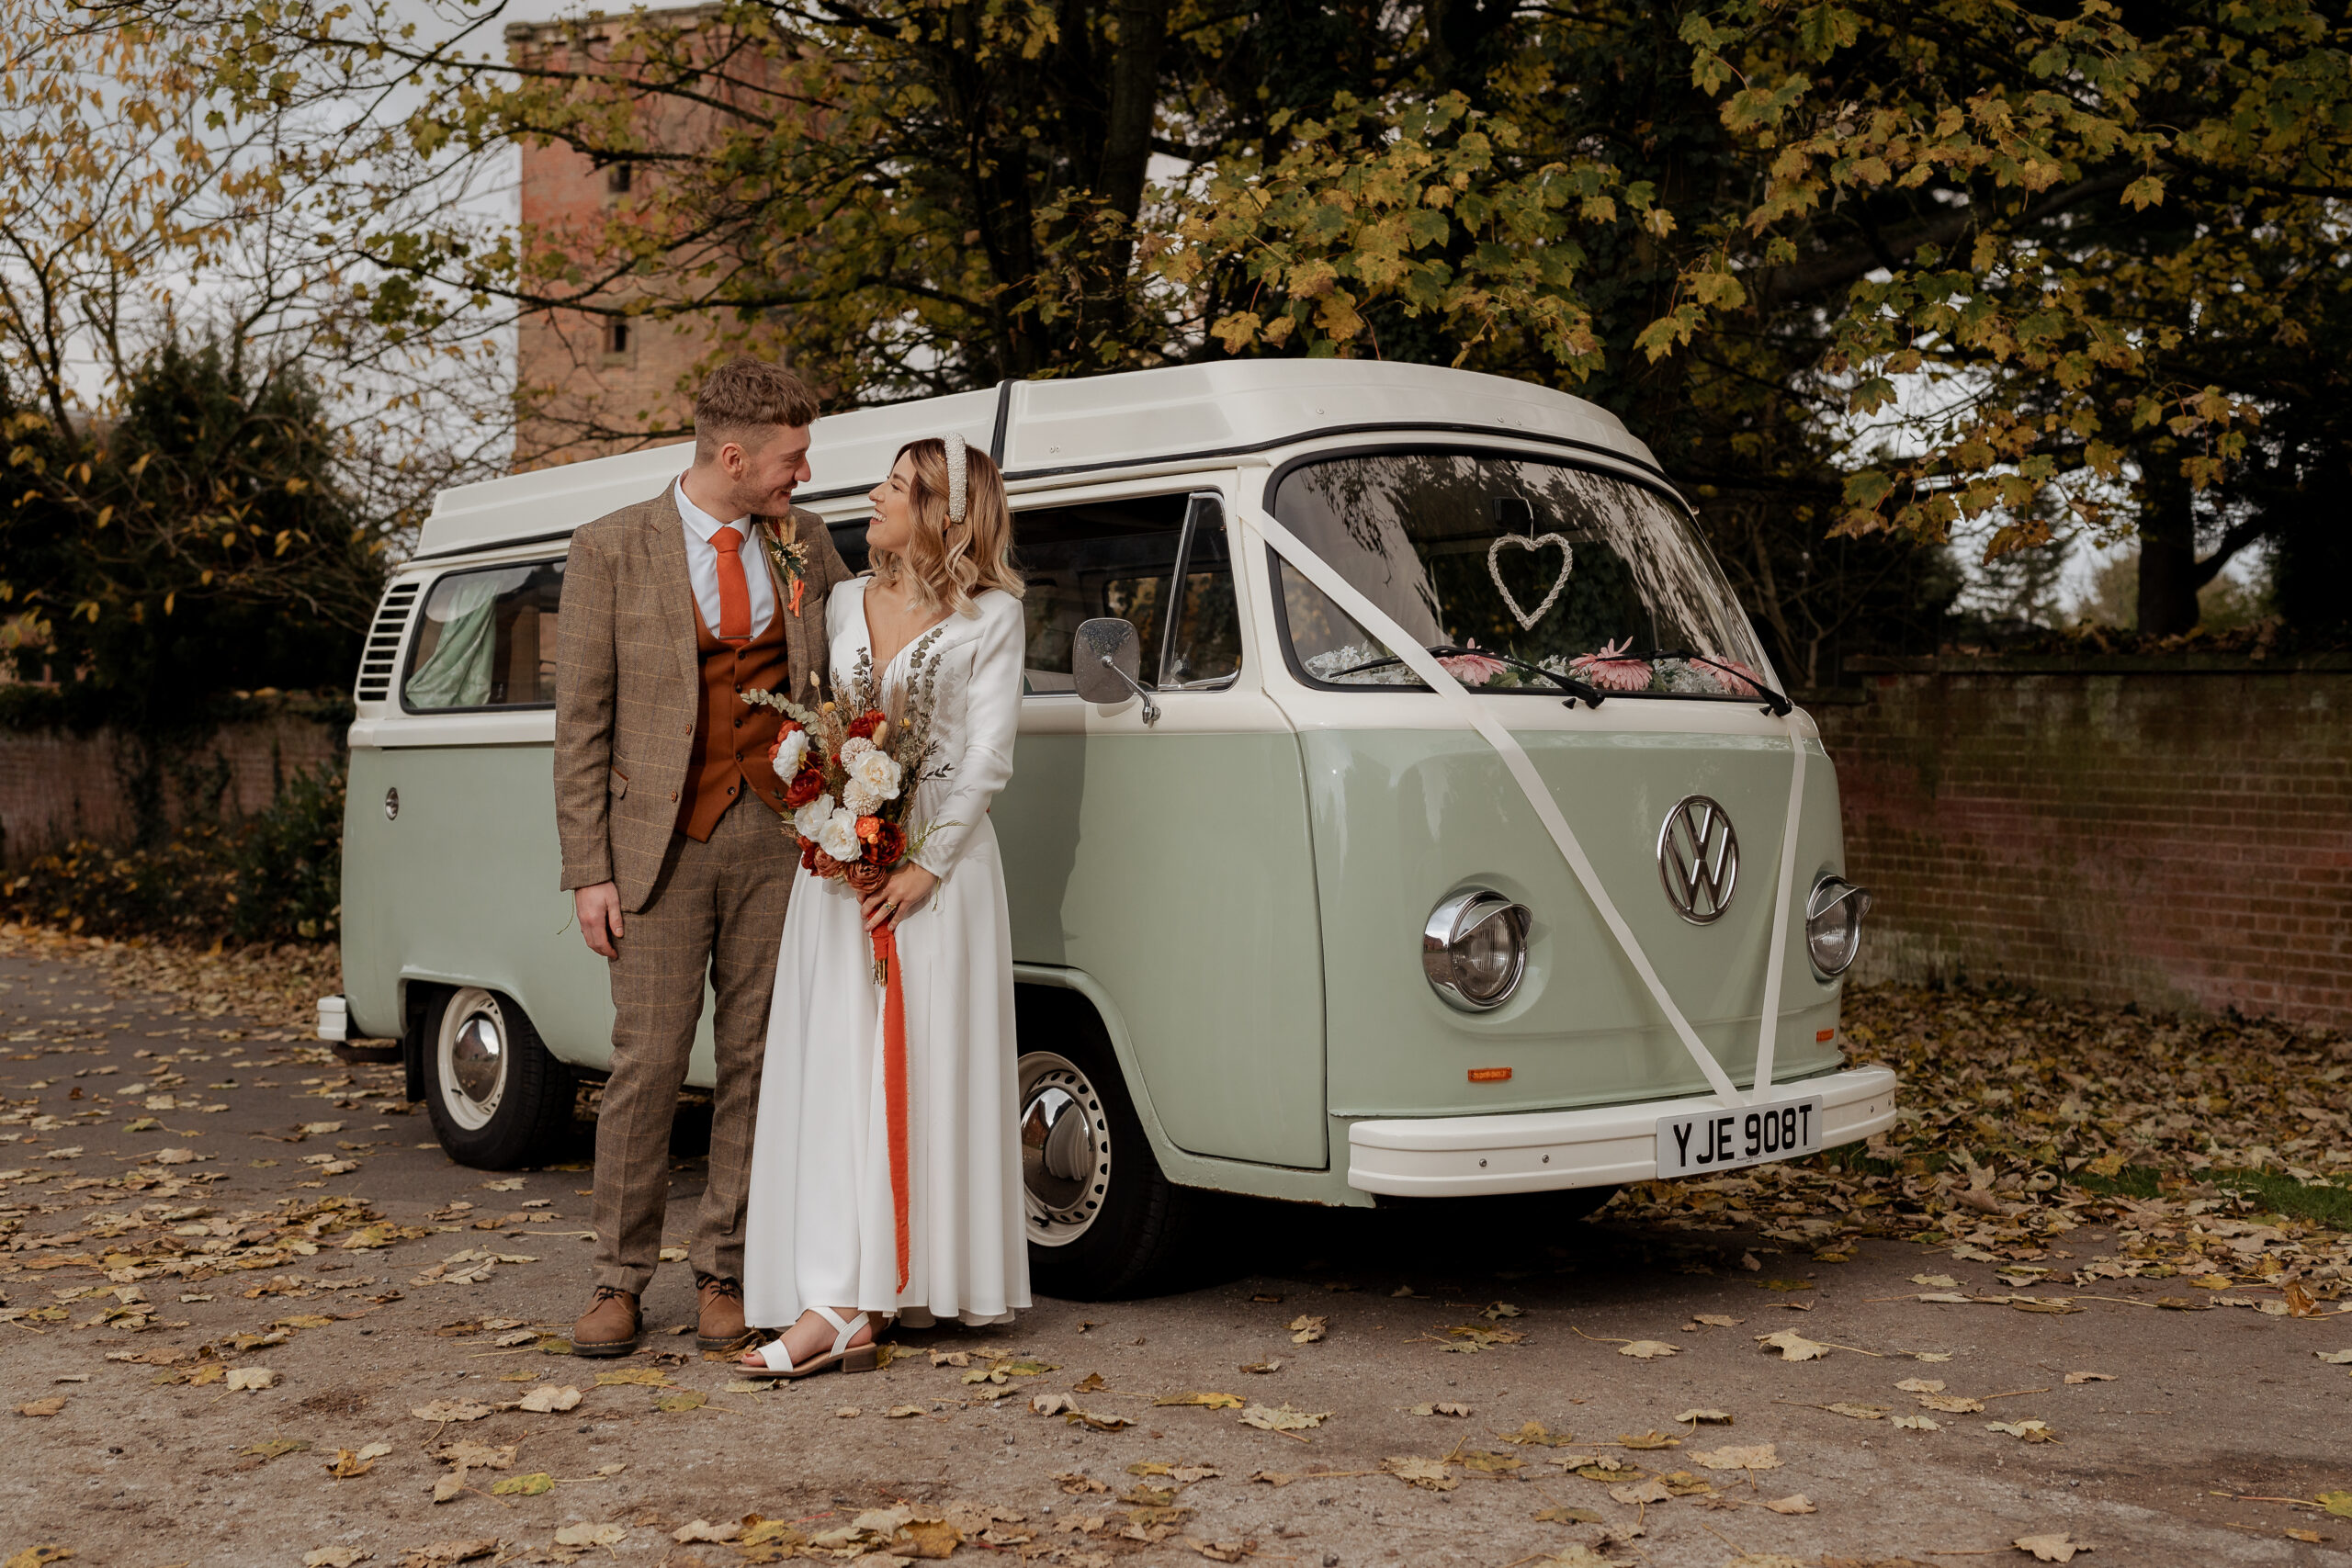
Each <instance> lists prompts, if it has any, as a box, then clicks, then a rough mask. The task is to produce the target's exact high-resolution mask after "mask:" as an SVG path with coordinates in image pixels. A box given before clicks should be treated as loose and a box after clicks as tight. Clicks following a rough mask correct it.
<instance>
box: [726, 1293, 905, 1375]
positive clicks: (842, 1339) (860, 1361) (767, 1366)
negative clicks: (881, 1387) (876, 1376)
mask: <svg viewBox="0 0 2352 1568" xmlns="http://www.w3.org/2000/svg"><path fill="white" fill-rule="evenodd" d="M809 1311H811V1312H813V1313H815V1314H817V1315H818V1316H820V1317H821V1318H823V1319H824V1320H825V1321H826V1322H827V1323H830V1324H831V1325H833V1328H834V1330H835V1333H834V1335H833V1348H831V1350H828V1351H826V1352H825V1353H824V1354H823V1355H821V1356H811V1357H810V1358H809V1359H808V1360H807V1361H805V1362H802V1363H801V1364H800V1365H798V1366H795V1365H794V1364H793V1361H792V1353H791V1352H790V1351H788V1350H786V1348H784V1339H783V1337H782V1336H778V1337H776V1338H775V1339H772V1340H770V1341H769V1342H768V1343H766V1344H765V1345H763V1346H761V1347H760V1348H758V1349H756V1350H754V1351H752V1354H753V1355H755V1356H757V1357H759V1359H761V1361H762V1362H763V1363H764V1364H763V1365H761V1366H756V1367H748V1366H743V1365H741V1364H739V1365H737V1367H736V1368H735V1375H736V1376H737V1377H739V1378H749V1379H752V1380H753V1381H755V1382H782V1381H785V1380H786V1379H791V1378H806V1377H814V1376H815V1375H816V1374H817V1373H819V1372H830V1371H836V1370H839V1371H844V1372H870V1371H876V1370H878V1369H879V1368H880V1367H881V1365H882V1358H881V1355H880V1348H879V1347H878V1346H876V1345H875V1344H873V1343H871V1342H868V1343H866V1344H864V1345H852V1344H851V1343H850V1340H851V1338H852V1337H854V1336H855V1335H856V1333H857V1331H858V1330H859V1329H861V1328H864V1327H865V1326H866V1325H868V1324H870V1323H872V1322H873V1321H874V1320H873V1318H872V1317H871V1316H869V1315H868V1314H865V1313H859V1314H857V1315H856V1316H855V1317H852V1318H847V1319H844V1318H843V1317H842V1315H841V1314H839V1313H836V1312H835V1311H833V1309H832V1308H831V1307H811V1308H809Z"/></svg>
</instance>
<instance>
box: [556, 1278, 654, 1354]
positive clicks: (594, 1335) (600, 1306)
mask: <svg viewBox="0 0 2352 1568" xmlns="http://www.w3.org/2000/svg"><path fill="white" fill-rule="evenodd" d="M644 1326H645V1317H644V1314H642V1313H640V1312H639V1311H638V1306H637V1298H636V1297H635V1296H633V1295H630V1294H629V1293H628V1292H627V1291H624V1290H621V1289H619V1288H617V1287H616V1286H613V1285H599V1286H597V1287H596V1294H595V1297H594V1300H592V1301H590V1302H589V1303H588V1310H587V1311H586V1312H584V1313H582V1314H580V1321H579V1322H578V1323H575V1324H573V1325H571V1353H572V1354H573V1355H575V1356H633V1355H635V1354H637V1336H638V1333H639V1330H640V1329H642V1328H643V1327H644Z"/></svg>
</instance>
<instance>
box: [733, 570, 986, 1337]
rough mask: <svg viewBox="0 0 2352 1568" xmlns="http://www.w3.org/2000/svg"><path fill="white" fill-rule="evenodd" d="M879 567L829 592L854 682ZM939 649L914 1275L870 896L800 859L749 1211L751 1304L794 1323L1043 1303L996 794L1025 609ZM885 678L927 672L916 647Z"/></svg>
mask: <svg viewBox="0 0 2352 1568" xmlns="http://www.w3.org/2000/svg"><path fill="white" fill-rule="evenodd" d="M871 581H873V580H872V579H871V578H870V577H862V578H856V579H853V580H852V581H848V582H844V583H842V585H840V586H839V587H838V588H836V589H835V590H834V591H833V592H832V594H831V597H830V598H829V599H828V601H827V603H826V607H825V618H826V623H827V624H826V631H827V635H828V638H829V648H830V655H831V666H832V676H833V685H834V689H835V690H837V691H838V690H841V689H842V688H843V687H844V686H845V684H846V682H847V680H848V677H849V676H850V674H851V672H852V671H854V670H855V669H856V667H857V662H858V658H859V655H860V654H865V655H866V656H867V657H868V658H869V659H870V658H871V656H872V652H873V642H872V636H871V632H870V630H869V628H868V627H867V626H866V622H865V588H866V586H867V585H868V584H869V583H870V582H871ZM936 629H937V634H938V635H937V636H936V637H933V640H932V642H931V645H930V648H929V649H928V650H927V652H926V654H925V656H924V657H925V663H926V665H927V667H929V668H930V669H931V670H932V671H933V676H932V681H933V685H932V696H933V710H932V734H933V739H934V740H935V741H936V742H937V743H938V750H937V751H936V753H935V756H934V759H933V762H932V764H931V766H930V768H928V769H927V770H926V775H925V777H924V778H922V780H921V781H920V782H919V783H918V784H917V785H916V788H915V795H914V798H913V800H912V802H911V803H910V809H909V813H908V818H907V820H908V826H909V829H910V838H915V837H920V838H921V839H922V849H921V851H920V852H918V853H917V855H916V857H915V858H916V860H917V861H918V863H921V864H922V866H923V867H924V868H925V869H926V870H928V871H930V872H931V873H932V874H934V875H935V876H937V877H939V878H940V883H939V886H938V887H937V888H936V889H934V890H933V894H932V896H931V897H930V899H929V900H928V901H927V902H926V903H925V905H924V907H923V908H921V909H919V910H916V911H914V912H913V913H911V914H907V915H904V916H903V917H902V918H901V919H900V921H899V932H898V949H899V983H900V986H901V988H902V990H903V993H904V996H905V1000H906V1038H907V1069H908V1094H907V1105H908V1118H907V1124H908V1140H907V1141H908V1148H909V1162H908V1163H909V1183H910V1191H909V1203H908V1229H909V1236H910V1247H909V1258H910V1266H909V1270H908V1280H907V1287H906V1290H905V1291H904V1292H899V1289H898V1280H897V1274H898V1268H897V1228H896V1225H897V1219H896V1209H895V1206H894V1204H893V1201H892V1193H891V1189H890V1169H889V1141H888V1126H887V1124H886V1121H885V1116H886V1111H887V1098H886V1094H885V1089H884V1079H883V1043H882V996H883V993H882V990H881V988H880V987H877V986H876V984H875V982H874V979H873V951H872V946H871V944H870V942H868V940H867V938H866V935H865V921H864V919H863V917H862V916H861V914H860V912H859V908H858V901H857V897H856V895H855V894H854V893H853V892H852V891H851V890H850V889H849V888H848V886H845V885H844V884H842V883H840V882H837V881H830V880H826V879H824V878H820V877H817V876H815V875H812V874H809V873H808V872H805V871H796V873H795V874H794V877H793V884H792V897H791V902H790V906H789V909H788V911H787V913H786V917H785V928H784V942H783V945H782V948H781V950H780V952H779V953H778V956H777V961H776V981H775V1003H774V1007H773V1010H772V1011H771V1013H770V1015H769V1021H768V1042H767V1055H766V1062H765V1068H764V1071H763V1076H762V1080H761V1086H760V1111H759V1121H758V1123H757V1132H756V1134H755V1137H754V1142H753V1146H752V1179H751V1188H752V1192H751V1202H750V1207H749V1211H748V1213H747V1214H746V1216H745V1235H744V1258H743V1291H744V1306H745V1310H746V1312H747V1313H748V1314H749V1315H750V1319H751V1321H752V1322H753V1323H755V1324H761V1325H772V1326H777V1327H781V1326H783V1325H788V1324H790V1323H792V1322H793V1321H794V1320H795V1319H796V1318H797V1317H798V1316H799V1315H800V1314H801V1312H802V1311H803V1310H804V1309H806V1308H808V1307H810V1306H827V1307H835V1308H840V1307H855V1308H858V1309H861V1310H863V1311H867V1312H895V1313H898V1314H899V1315H900V1316H901V1318H902V1319H903V1320H904V1321H906V1322H908V1323H910V1324H911V1325H918V1326H920V1325H922V1324H924V1323H927V1322H930V1321H933V1320H934V1319H939V1318H957V1319H961V1320H962V1321H964V1322H966V1323H975V1324H977V1323H1001V1322H1004V1321H1006V1320H1008V1319H1010V1318H1011V1317H1012V1314H1013V1313H1015V1312H1016V1311H1018V1310H1020V1309H1022V1308H1024V1307H1026V1306H1028V1305H1029V1255H1028V1247H1027V1241H1026V1237H1025V1235H1024V1223H1023V1213H1022V1209H1023V1205H1022V1186H1021V1145H1020V1138H1019V1127H1018V1124H1017V1121H1016V1118H1017V1114H1018V1109H1019V1107H1018V1101H1017V1100H1016V1097H1015V1087H1014V1062H1015V1056H1016V1052H1017V1047H1016V1044H1015V1035H1014V1032H1013V1021H1012V934H1011V919H1010V917H1009V915H1008V913H1007V910H1006V906H1005V896H1004V872H1003V866H1002V863H1001V861H1000V860H999V858H998V853H997V842H996V834H995V832H994V830H993V829H991V828H990V827H989V818H988V809H989V801H990V800H991V799H993V798H994V796H995V795H996V792H997V791H998V790H999V789H1001V788H1002V787H1003V785H1004V783H1005V781H1006V780H1007V779H1009V778H1010V777H1011V776H1012V747H1013V739H1014V736H1015V734H1016V733H1017V731H1018V729H1019V725H1020V713H1021V664H1022V644H1023V621H1022V615H1021V604H1020V602H1019V601H1018V600H1016V599H1014V598H1012V596H1011V595H1010V594H1007V593H1002V592H994V591H991V592H986V593H982V594H980V595H978V597H977V599H975V601H974V603H973V606H972V613H970V614H968V615H950V616H949V617H948V618H947V620H946V621H945V622H944V623H943V624H942V626H940V627H938V628H936ZM928 636H932V634H931V633H929V632H926V633H924V634H922V635H920V636H918V637H915V638H914V639H913V640H912V641H911V642H910V643H909V644H908V645H907V647H906V648H904V649H899V651H898V652H897V653H896V654H894V655H892V657H891V660H890V662H889V664H888V666H887V667H886V668H885V669H884V671H882V675H883V679H884V681H885V682H888V683H889V684H894V685H895V684H898V683H899V682H903V681H904V680H905V679H906V678H907V668H908V663H907V661H908V658H909V653H910V649H913V648H915V647H917V646H919V645H921V644H922V641H923V638H924V637H928Z"/></svg>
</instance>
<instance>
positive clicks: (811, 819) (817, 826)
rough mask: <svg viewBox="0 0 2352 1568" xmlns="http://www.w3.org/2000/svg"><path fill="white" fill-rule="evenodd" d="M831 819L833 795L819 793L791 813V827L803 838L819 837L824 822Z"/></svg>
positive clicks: (823, 828) (822, 831)
mask: <svg viewBox="0 0 2352 1568" xmlns="http://www.w3.org/2000/svg"><path fill="white" fill-rule="evenodd" d="M832 819H833V797H832V796H831V795H819V796H818V797H817V798H816V799H814V800H812V801H810V802H809V804H808V805H806V806H804V807H801V808H800V809H799V810H797V811H796V812H794V813H793V814H792V829H793V831H794V832H796V833H798V834H799V835H800V836H801V837H802V838H804V839H820V838H822V837H823V836H824V832H825V824H826V823H828V822H830V821H831V820H832Z"/></svg>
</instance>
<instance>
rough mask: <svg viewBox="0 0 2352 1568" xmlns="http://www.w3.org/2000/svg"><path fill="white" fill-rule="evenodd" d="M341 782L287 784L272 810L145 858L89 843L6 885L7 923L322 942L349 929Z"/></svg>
mask: <svg viewBox="0 0 2352 1568" xmlns="http://www.w3.org/2000/svg"><path fill="white" fill-rule="evenodd" d="M343 803H344V770H343V764H342V763H341V762H340V761H335V762H323V763H321V764H319V765H318V766H317V767H314V768H311V769H307V770H304V771H303V772H300V773H296V774H295V775H294V776H293V777H292V778H291V779H289V780H288V781H287V784H286V786H285V788H284V789H283V790H282V791H280V793H279V795H278V797H277V800H275V801H273V802H272V803H271V804H270V805H269V806H268V807H266V809H264V810H262V811H258V812H255V813H254V815H252V816H250V817H246V818H241V819H237V820H234V821H223V820H221V819H220V818H211V817H207V818H200V819H198V820H195V821H191V822H189V823H187V824H185V825H183V826H181V827H180V828H178V829H175V830H174V831H173V832H172V833H171V834H170V836H169V837H168V838H166V839H164V840H163V841H162V842H160V843H158V844H155V845H153V846H152V847H148V848H141V849H129V850H124V849H116V848H112V847H109V846H107V845H102V844H96V843H91V842H88V841H86V840H85V841H79V842H76V843H74V844H70V845H68V846H67V847H66V848H65V849H64V850H62V851H61V852H58V853H56V854H52V855H44V856H42V857H40V859H39V860H37V861H35V862H34V863H32V864H31V865H29V866H28V867H26V868H25V869H24V870H23V871H21V872H18V873H17V874H15V875H14V876H12V877H9V878H8V879H7V880H6V881H5V882H0V907H5V908H6V909H7V911H8V913H9V915H10V917H11V918H12V919H18V920H25V921H30V922H33V923H37V924H40V925H49V926H56V927H59V928H62V929H63V930H66V931H74V932H76V933H78V934H86V935H91V936H108V937H124V936H177V937H184V938H189V939H193V940H199V941H201V940H214V941H217V940H221V939H226V940H229V941H232V942H298V941H299V942H319V941H324V940H329V939H332V938H333V937H334V935H335V932H336V931H337V929H338V927H339V925H340V923H341V918H342V908H341V906H342V896H343V895H342V879H343Z"/></svg>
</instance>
